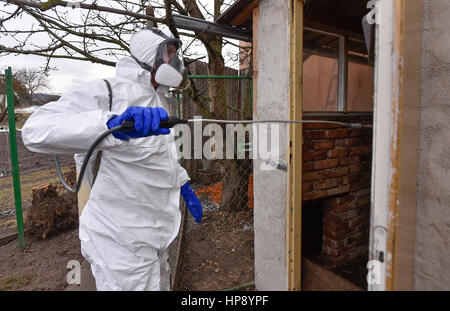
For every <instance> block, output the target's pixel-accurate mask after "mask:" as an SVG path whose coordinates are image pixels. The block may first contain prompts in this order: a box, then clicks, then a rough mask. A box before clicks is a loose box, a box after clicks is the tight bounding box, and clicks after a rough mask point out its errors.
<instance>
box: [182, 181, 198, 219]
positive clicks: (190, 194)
mask: <svg viewBox="0 0 450 311" xmlns="http://www.w3.org/2000/svg"><path fill="white" fill-rule="evenodd" d="M181 195H182V196H183V198H184V201H185V202H186V205H187V207H188V209H189V212H191V214H192V216H194V218H195V222H200V221H202V216H203V210H202V204H201V203H200V200H199V199H198V198H197V196H196V195H195V192H194V190H192V188H191V184H190V183H189V182H187V183H185V184H184V185H183V186H182V187H181Z"/></svg>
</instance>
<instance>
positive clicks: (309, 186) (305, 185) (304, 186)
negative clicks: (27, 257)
mask: <svg viewBox="0 0 450 311" xmlns="http://www.w3.org/2000/svg"><path fill="white" fill-rule="evenodd" d="M312 189H313V183H312V182H303V183H302V192H303V193H306V192H309V191H311V190H312Z"/></svg>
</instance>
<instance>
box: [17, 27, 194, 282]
mask: <svg viewBox="0 0 450 311" xmlns="http://www.w3.org/2000/svg"><path fill="white" fill-rule="evenodd" d="M144 32H145V33H144ZM162 40H163V39H162V38H161V37H159V36H156V35H154V34H153V33H152V32H150V31H148V30H147V31H140V32H138V33H136V34H135V35H134V36H133V38H132V40H131V44H130V49H131V51H132V53H133V55H135V57H138V59H139V60H140V61H145V62H146V63H149V64H150V65H153V61H154V57H155V53H156V46H157V45H158V44H159V42H161V41H162ZM133 49H134V51H133ZM108 81H109V82H110V83H111V86H112V93H113V102H112V110H111V112H110V111H109V95H108V89H107V86H106V84H105V82H104V81H103V80H96V81H92V82H89V83H86V84H84V85H81V86H77V87H75V88H73V89H71V90H70V91H69V92H67V93H66V94H64V95H63V96H62V97H61V98H60V99H59V100H58V101H56V102H51V103H48V104H46V105H44V106H42V107H40V108H39V109H37V110H36V111H35V112H34V113H33V115H32V116H31V117H30V118H29V119H28V120H27V122H26V123H25V125H24V127H23V129H22V137H23V141H24V144H25V145H26V146H27V148H28V149H30V150H31V151H33V152H43V153H51V154H67V153H76V155H75V160H76V164H77V168H78V169H80V168H81V164H82V162H83V159H84V155H83V153H85V152H86V151H87V150H88V148H89V146H90V145H91V144H92V143H93V142H94V140H95V139H96V138H97V137H98V136H99V135H100V134H101V133H103V132H105V131H106V130H108V128H107V125H106V122H107V121H108V120H109V119H110V118H111V117H112V116H113V115H114V114H116V115H120V114H121V113H122V112H124V111H125V109H126V108H127V107H129V106H142V107H163V108H165V109H166V110H167V106H166V105H167V103H166V101H165V98H164V96H163V95H162V94H160V93H158V92H156V91H155V89H154V87H153V85H152V84H151V82H150V73H149V72H148V71H145V70H143V69H142V68H141V67H140V66H139V65H138V64H137V63H136V62H135V61H134V60H133V59H132V58H130V57H124V58H122V59H120V60H119V62H118V63H117V64H116V75H115V77H114V78H108ZM174 148H175V143H174V137H173V133H171V134H170V135H160V136H150V137H145V138H138V139H130V140H129V141H122V140H119V139H116V138H115V137H113V135H109V136H108V137H106V138H105V140H103V142H102V143H101V144H100V145H99V147H98V149H99V150H103V152H102V153H103V155H102V158H101V163H100V168H99V171H98V174H97V177H96V180H95V183H94V185H93V188H92V190H91V193H90V197H89V201H88V202H87V204H86V206H85V207H84V209H83V211H82V213H81V217H80V227H79V237H80V240H81V252H82V255H83V256H84V257H85V258H86V259H87V260H88V261H89V262H90V264H91V268H92V273H93V275H94V277H95V280H96V287H97V290H169V289H170V282H169V279H170V271H169V266H168V253H167V247H168V246H169V244H170V243H171V242H172V241H173V240H174V238H175V237H176V235H177V233H178V230H179V227H180V220H181V213H180V210H179V199H180V187H181V186H182V185H183V184H184V183H186V182H187V181H188V180H189V177H188V175H187V173H186V171H185V170H184V169H183V168H182V167H181V166H180V165H179V164H178V161H177V159H176V156H174V154H175V153H174V152H175V150H174ZM92 160H93V161H91V163H93V162H94V160H95V157H93V159H92ZM92 167H93V165H91V168H92ZM92 177H93V174H92V171H91V172H86V177H85V181H87V182H88V183H89V184H92V179H93V178H92Z"/></svg>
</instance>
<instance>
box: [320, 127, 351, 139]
mask: <svg viewBox="0 0 450 311" xmlns="http://www.w3.org/2000/svg"><path fill="white" fill-rule="evenodd" d="M325 135H326V137H327V138H343V137H348V136H350V130H349V129H337V130H327V131H326V134H325Z"/></svg>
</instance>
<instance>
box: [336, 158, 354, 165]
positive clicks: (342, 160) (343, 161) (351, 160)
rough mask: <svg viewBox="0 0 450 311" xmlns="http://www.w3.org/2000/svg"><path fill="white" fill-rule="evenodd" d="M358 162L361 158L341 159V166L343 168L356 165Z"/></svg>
mask: <svg viewBox="0 0 450 311" xmlns="http://www.w3.org/2000/svg"><path fill="white" fill-rule="evenodd" d="M358 162H359V157H347V158H340V159H339V165H342V166H345V165H351V164H356V163H358Z"/></svg>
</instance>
